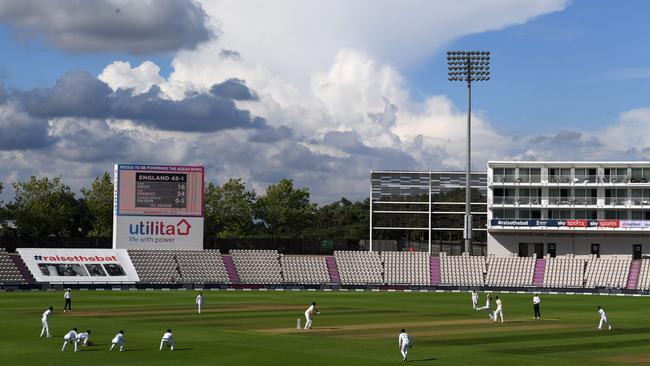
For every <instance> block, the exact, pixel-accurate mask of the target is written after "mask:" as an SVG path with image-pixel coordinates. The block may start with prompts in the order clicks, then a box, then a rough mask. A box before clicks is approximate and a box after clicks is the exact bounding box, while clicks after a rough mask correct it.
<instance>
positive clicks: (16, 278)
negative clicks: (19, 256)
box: [0, 248, 27, 284]
mask: <svg viewBox="0 0 650 366" xmlns="http://www.w3.org/2000/svg"><path fill="white" fill-rule="evenodd" d="M0 283H16V284H24V283H27V282H26V281H25V279H24V278H23V276H22V275H21V274H20V272H19V271H18V268H16V265H15V264H14V262H13V260H12V259H11V257H10V256H9V253H7V251H6V250H5V249H4V248H0Z"/></svg>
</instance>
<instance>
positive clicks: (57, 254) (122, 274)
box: [17, 248, 140, 283]
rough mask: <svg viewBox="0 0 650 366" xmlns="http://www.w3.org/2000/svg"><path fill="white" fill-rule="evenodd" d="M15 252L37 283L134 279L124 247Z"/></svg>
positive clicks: (119, 281)
mask: <svg viewBox="0 0 650 366" xmlns="http://www.w3.org/2000/svg"><path fill="white" fill-rule="evenodd" d="M17 251H18V254H20V257H21V258H22V260H23V261H24V262H25V265H27V268H28V269H29V270H30V272H31V273H32V275H33V276H34V278H35V279H36V281H37V282H49V283H124V282H127V283H129V282H131V283H132V282H138V281H140V279H139V278H138V274H137V273H136V271H135V268H134V267H133V263H131V258H130V257H129V254H128V253H127V252H126V250H123V249H122V250H119V249H118V250H114V249H38V248H18V249H17Z"/></svg>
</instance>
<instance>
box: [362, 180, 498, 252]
mask: <svg viewBox="0 0 650 366" xmlns="http://www.w3.org/2000/svg"><path fill="white" fill-rule="evenodd" d="M370 182H371V183H370V243H371V245H370V248H371V250H417V251H428V252H430V253H433V254H436V253H439V252H446V253H448V254H460V253H461V251H462V247H463V220H464V214H465V172H434V171H429V172H414V171H372V172H371V173H370ZM470 186H471V190H472V205H471V208H472V215H473V231H472V234H473V235H472V236H473V242H474V244H473V248H472V254H474V255H483V254H485V253H486V250H487V230H486V224H487V210H486V208H487V174H486V173H485V172H474V173H472V174H471V182H470Z"/></svg>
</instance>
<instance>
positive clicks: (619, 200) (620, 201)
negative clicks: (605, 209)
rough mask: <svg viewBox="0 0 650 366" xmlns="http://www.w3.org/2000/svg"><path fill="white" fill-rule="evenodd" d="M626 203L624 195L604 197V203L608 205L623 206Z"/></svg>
mask: <svg viewBox="0 0 650 366" xmlns="http://www.w3.org/2000/svg"><path fill="white" fill-rule="evenodd" d="M626 203H627V198H625V197H605V204H606V205H608V206H625V205H626Z"/></svg>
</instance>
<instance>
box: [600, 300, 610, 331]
mask: <svg viewBox="0 0 650 366" xmlns="http://www.w3.org/2000/svg"><path fill="white" fill-rule="evenodd" d="M598 314H599V315H600V322H599V323H598V330H601V329H602V328H603V325H605V324H607V329H608V330H612V325H611V324H610V323H609V319H607V313H605V309H603V308H602V307H600V306H599V307H598Z"/></svg>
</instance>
